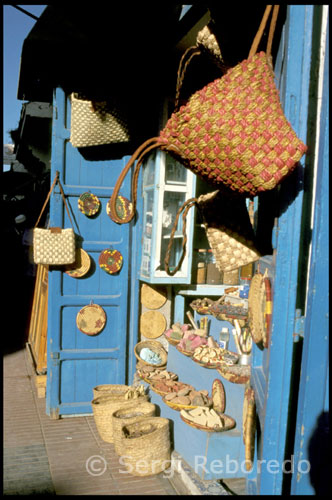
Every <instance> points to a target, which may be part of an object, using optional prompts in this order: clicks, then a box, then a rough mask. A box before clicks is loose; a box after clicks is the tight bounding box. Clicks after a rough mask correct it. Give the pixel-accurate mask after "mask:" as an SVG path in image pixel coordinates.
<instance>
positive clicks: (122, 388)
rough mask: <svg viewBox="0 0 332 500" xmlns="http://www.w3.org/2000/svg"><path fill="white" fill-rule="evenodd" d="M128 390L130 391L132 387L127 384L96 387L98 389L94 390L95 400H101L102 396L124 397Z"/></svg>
mask: <svg viewBox="0 0 332 500" xmlns="http://www.w3.org/2000/svg"><path fill="white" fill-rule="evenodd" d="M128 389H130V386H129V385H125V384H102V385H96V387H94V388H93V399H96V398H99V397H100V396H123V395H124V394H125V393H126V392H127V391H128Z"/></svg>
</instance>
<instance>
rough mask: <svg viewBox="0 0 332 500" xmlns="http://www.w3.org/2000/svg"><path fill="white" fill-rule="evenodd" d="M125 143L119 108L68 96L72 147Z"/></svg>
mask: <svg viewBox="0 0 332 500" xmlns="http://www.w3.org/2000/svg"><path fill="white" fill-rule="evenodd" d="M129 140H130V133H129V127H128V120H127V117H126V116H125V115H124V113H123V110H120V107H119V106H117V105H116V104H115V103H110V102H107V101H92V100H90V99H88V98H87V97H85V96H83V95H81V94H78V93H72V94H71V127H70V142H71V144H72V145H73V146H74V147H75V148H80V147H87V146H100V145H103V144H113V143H119V142H128V141H129Z"/></svg>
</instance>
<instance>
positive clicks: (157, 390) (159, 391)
mask: <svg viewBox="0 0 332 500" xmlns="http://www.w3.org/2000/svg"><path fill="white" fill-rule="evenodd" d="M174 382H178V383H180V384H181V386H182V388H183V389H184V388H186V387H189V388H190V389H194V388H193V386H192V385H190V384H185V383H183V382H179V381H176V380H174ZM150 388H151V390H152V391H153V392H155V393H156V394H159V396H166V394H169V393H170V392H176V391H167V392H166V391H162V390H160V389H158V388H156V387H155V384H154V383H153V382H151V383H150Z"/></svg>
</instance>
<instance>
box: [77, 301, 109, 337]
mask: <svg viewBox="0 0 332 500" xmlns="http://www.w3.org/2000/svg"><path fill="white" fill-rule="evenodd" d="M105 324H106V313H105V311H104V309H103V308H102V307H101V306H99V305H98V304H89V305H87V306H85V307H83V308H82V309H81V310H80V311H79V312H78V313H77V316H76V325H77V328H78V329H79V330H80V332H82V333H85V334H86V335H97V334H98V333H100V332H101V331H102V330H103V329H104V327H105Z"/></svg>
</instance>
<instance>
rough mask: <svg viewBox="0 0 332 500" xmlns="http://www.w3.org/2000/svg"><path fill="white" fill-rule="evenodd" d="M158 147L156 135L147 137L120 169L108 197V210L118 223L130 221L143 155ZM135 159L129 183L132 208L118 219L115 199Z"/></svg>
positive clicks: (135, 200)
mask: <svg viewBox="0 0 332 500" xmlns="http://www.w3.org/2000/svg"><path fill="white" fill-rule="evenodd" d="M158 147H160V143H159V141H158V137H152V138H151V139H148V140H147V141H145V142H143V144H142V145H141V146H140V147H139V148H137V149H136V151H135V153H134V154H133V156H132V157H131V158H130V160H129V161H128V163H127V165H126V166H125V167H124V169H123V170H122V172H121V174H120V175H119V177H118V179H117V181H116V183H115V186H114V190H113V193H112V196H111V199H110V205H109V206H110V212H111V216H112V219H113V220H114V221H115V222H117V223H118V224H126V223H127V222H130V221H131V220H132V219H133V217H134V215H135V212H136V202H137V185H138V174H139V171H140V168H141V165H142V163H143V160H144V157H145V155H146V154H147V153H148V152H149V151H151V150H152V149H156V148H158ZM136 160H137V163H136V166H135V170H134V174H133V178H132V185H131V196H132V200H131V201H132V205H133V208H132V210H131V211H130V212H129V213H128V215H127V217H126V218H123V219H120V218H119V217H118V215H117V213H116V199H117V197H118V194H119V191H120V189H121V186H122V183H123V181H124V179H125V177H126V175H127V174H128V172H129V170H130V169H131V167H132V166H133V164H134V163H135V161H136Z"/></svg>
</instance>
